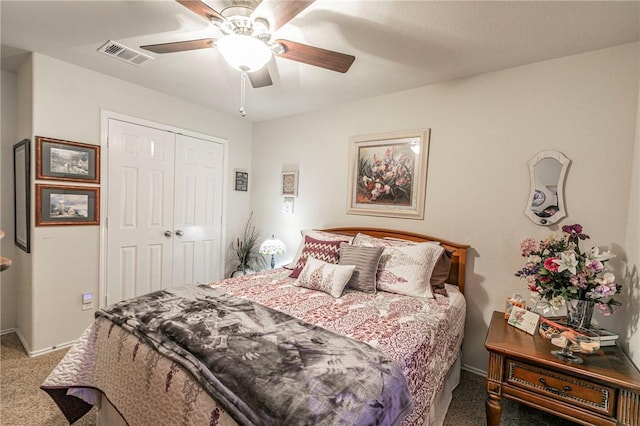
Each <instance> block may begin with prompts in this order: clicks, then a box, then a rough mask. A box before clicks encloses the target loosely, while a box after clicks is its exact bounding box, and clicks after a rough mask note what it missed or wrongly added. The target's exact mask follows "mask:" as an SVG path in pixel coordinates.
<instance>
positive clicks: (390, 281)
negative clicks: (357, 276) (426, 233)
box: [352, 234, 444, 298]
mask: <svg viewBox="0 0 640 426" xmlns="http://www.w3.org/2000/svg"><path fill="white" fill-rule="evenodd" d="M352 244H353V245H354V246H358V245H362V246H365V247H367V246H374V245H378V246H383V247H384V250H383V251H382V255H381V256H380V263H379V264H378V277H377V278H378V281H377V283H376V287H377V289H378V290H383V291H388V292H390V293H398V294H404V295H407V296H414V297H430V298H433V297H434V296H433V293H432V291H431V285H430V280H431V274H432V273H433V270H434V268H435V265H436V263H437V261H438V259H439V258H440V256H441V255H442V252H443V251H444V249H443V248H442V247H441V246H440V245H437V244H432V243H428V242H427V243H415V242H411V241H407V245H399V244H403V243H402V242H399V241H395V240H383V239H381V238H374V237H370V236H368V235H364V234H358V235H356V237H355V238H354V239H353V243H352Z"/></svg>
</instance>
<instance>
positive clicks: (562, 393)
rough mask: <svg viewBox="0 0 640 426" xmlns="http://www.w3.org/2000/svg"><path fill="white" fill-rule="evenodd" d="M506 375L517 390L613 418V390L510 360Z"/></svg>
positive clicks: (507, 364)
mask: <svg viewBox="0 0 640 426" xmlns="http://www.w3.org/2000/svg"><path fill="white" fill-rule="evenodd" d="M506 375H507V377H506V379H507V380H506V381H507V382H508V383H510V384H512V385H514V386H518V387H520V388H525V389H530V390H532V391H534V392H537V393H540V394H543V395H549V396H551V397H553V398H556V399H558V400H564V401H567V402H569V403H571V404H573V405H576V406H582V407H584V408H588V409H590V410H593V411H597V412H600V413H604V414H606V415H608V416H612V415H613V411H614V407H615V401H614V398H615V392H614V390H613V389H612V388H609V387H606V386H602V385H599V384H596V383H592V382H588V381H585V380H581V379H577V378H575V377H571V376H567V375H564V374H560V373H556V372H553V371H549V370H545V369H542V368H539V367H533V366H531V365H527V364H522V363H520V362H517V361H512V360H510V359H508V360H507V363H506Z"/></svg>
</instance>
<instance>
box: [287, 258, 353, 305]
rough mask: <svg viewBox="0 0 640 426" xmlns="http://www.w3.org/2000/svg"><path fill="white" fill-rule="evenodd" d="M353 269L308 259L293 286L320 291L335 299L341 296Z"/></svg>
mask: <svg viewBox="0 0 640 426" xmlns="http://www.w3.org/2000/svg"><path fill="white" fill-rule="evenodd" d="M354 269H355V265H336V264H333V263H326V262H323V261H321V260H318V259H315V258H313V257H309V258H307V262H306V264H305V266H304V268H303V269H302V271H301V272H300V276H299V277H298V279H297V280H296V282H295V283H294V285H297V286H300V287H304V288H308V289H309V290H317V291H322V292H324V293H327V294H330V295H331V296H333V297H335V298H336V299H337V298H339V297H340V296H342V291H343V290H344V288H345V287H346V285H347V282H348V281H349V278H351V274H353V270H354Z"/></svg>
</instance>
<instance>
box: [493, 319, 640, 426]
mask: <svg viewBox="0 0 640 426" xmlns="http://www.w3.org/2000/svg"><path fill="white" fill-rule="evenodd" d="M485 347H486V348H487V350H488V351H489V367H488V372H487V394H488V397H487V402H486V410H487V424H488V425H489V426H498V425H499V424H500V415H501V414H502V407H501V406H500V400H501V399H502V397H503V396H504V397H506V398H510V399H513V400H515V401H518V402H521V403H523V404H527V405H530V406H532V407H535V408H538V409H540V410H543V411H546V412H548V413H552V414H555V415H557V416H560V417H564V418H566V419H569V420H572V421H574V422H576V423H580V424H583V425H632V426H640V373H638V370H637V369H636V368H635V367H634V365H633V364H632V363H631V361H630V360H629V358H627V356H626V355H625V354H624V353H623V352H622V350H621V349H620V348H618V347H617V346H610V347H606V348H603V349H601V350H600V351H598V352H596V353H594V354H590V355H584V354H581V356H582V357H583V358H584V363H582V364H570V363H567V362H564V361H561V360H559V359H558V358H556V357H554V356H553V355H551V350H553V349H557V348H556V347H555V346H553V345H552V344H551V343H549V342H548V341H546V340H544V339H543V338H542V337H540V335H538V334H537V333H536V334H535V335H534V336H532V335H530V334H527V333H525V332H524V331H521V330H518V329H516V328H515V327H512V326H510V325H508V324H507V322H506V321H505V320H504V313H503V312H494V313H493V317H492V318H491V325H490V326H489V331H488V333H487V340H486V342H485Z"/></svg>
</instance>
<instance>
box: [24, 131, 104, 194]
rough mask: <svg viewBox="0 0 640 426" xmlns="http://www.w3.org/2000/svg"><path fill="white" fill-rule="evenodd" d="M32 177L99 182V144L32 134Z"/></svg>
mask: <svg viewBox="0 0 640 426" xmlns="http://www.w3.org/2000/svg"><path fill="white" fill-rule="evenodd" d="M36 179H52V180H61V181H69V182H83V183H100V147H99V146H98V145H91V144H86V143H80V142H69V141H63V140H60V139H53V138H47V137H43V136H36Z"/></svg>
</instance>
